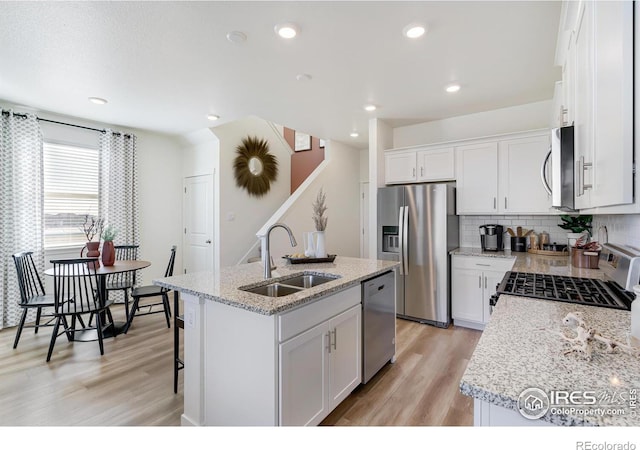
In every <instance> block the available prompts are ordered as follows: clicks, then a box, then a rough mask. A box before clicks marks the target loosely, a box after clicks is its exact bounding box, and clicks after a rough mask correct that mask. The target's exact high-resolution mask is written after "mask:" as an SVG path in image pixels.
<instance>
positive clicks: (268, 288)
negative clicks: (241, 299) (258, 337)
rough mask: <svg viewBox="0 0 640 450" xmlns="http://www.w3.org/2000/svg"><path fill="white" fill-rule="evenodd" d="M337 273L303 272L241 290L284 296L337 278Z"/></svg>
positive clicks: (271, 295)
mask: <svg viewBox="0 0 640 450" xmlns="http://www.w3.org/2000/svg"><path fill="white" fill-rule="evenodd" d="M338 278H340V276H338V275H322V274H317V273H307V272H303V273H301V274H298V275H294V276H292V277H290V278H285V279H280V280H277V281H274V282H273V283H270V284H265V285H262V286H254V287H250V286H247V287H241V288H238V289H240V290H241V291H245V292H251V293H253V294H259V295H266V296H267V297H284V296H285V295H289V294H295V293H296V292H300V291H301V290H303V289H308V288H312V287H314V286H318V285H321V284H324V283H328V282H329V281H333V280H337V279H338Z"/></svg>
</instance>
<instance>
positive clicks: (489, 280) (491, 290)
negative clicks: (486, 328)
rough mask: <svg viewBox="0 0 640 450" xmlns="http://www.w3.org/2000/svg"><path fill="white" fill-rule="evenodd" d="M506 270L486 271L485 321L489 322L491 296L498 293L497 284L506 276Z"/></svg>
mask: <svg viewBox="0 0 640 450" xmlns="http://www.w3.org/2000/svg"><path fill="white" fill-rule="evenodd" d="M505 273H506V272H491V271H489V270H488V271H486V272H484V299H483V306H484V320H483V322H484V323H487V322H489V316H490V315H491V306H489V303H490V300H491V296H492V295H493V294H495V293H496V286H497V285H498V283H500V282H501V281H502V279H503V278H504V274H505Z"/></svg>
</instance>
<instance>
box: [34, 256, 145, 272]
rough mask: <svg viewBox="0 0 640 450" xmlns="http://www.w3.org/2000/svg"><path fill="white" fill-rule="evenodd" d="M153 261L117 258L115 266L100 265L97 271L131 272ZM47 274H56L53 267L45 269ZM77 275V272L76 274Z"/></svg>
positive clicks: (84, 265)
mask: <svg viewBox="0 0 640 450" xmlns="http://www.w3.org/2000/svg"><path fill="white" fill-rule="evenodd" d="M150 265H151V262H149V261H142V260H139V259H136V260H117V261H115V263H114V264H113V266H102V265H101V266H100V268H99V269H98V270H96V271H95V273H96V275H111V274H114V273H121V272H129V271H132V270H138V269H144V268H145V267H149V266H150ZM83 267H85V268H86V267H87V266H86V264H83ZM86 271H87V272H89V273H93V272H94V271H93V270H89V269H88V268H87V269H86ZM44 274H45V275H49V276H53V275H55V273H54V270H53V267H51V268H50V269H47V270H45V271H44ZM75 275H77V274H75Z"/></svg>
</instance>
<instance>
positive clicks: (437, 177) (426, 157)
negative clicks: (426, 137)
mask: <svg viewBox="0 0 640 450" xmlns="http://www.w3.org/2000/svg"><path fill="white" fill-rule="evenodd" d="M384 162H385V183H386V184H400V183H415V182H428V181H449V180H451V181H452V180H455V178H456V177H455V164H454V152H453V147H417V148H414V149H411V150H401V151H398V150H393V151H388V152H386V153H385V155H384Z"/></svg>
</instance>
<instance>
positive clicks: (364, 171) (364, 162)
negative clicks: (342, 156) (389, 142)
mask: <svg viewBox="0 0 640 450" xmlns="http://www.w3.org/2000/svg"><path fill="white" fill-rule="evenodd" d="M368 181H369V149H364V150H360V182H361V183H367V182H368Z"/></svg>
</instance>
